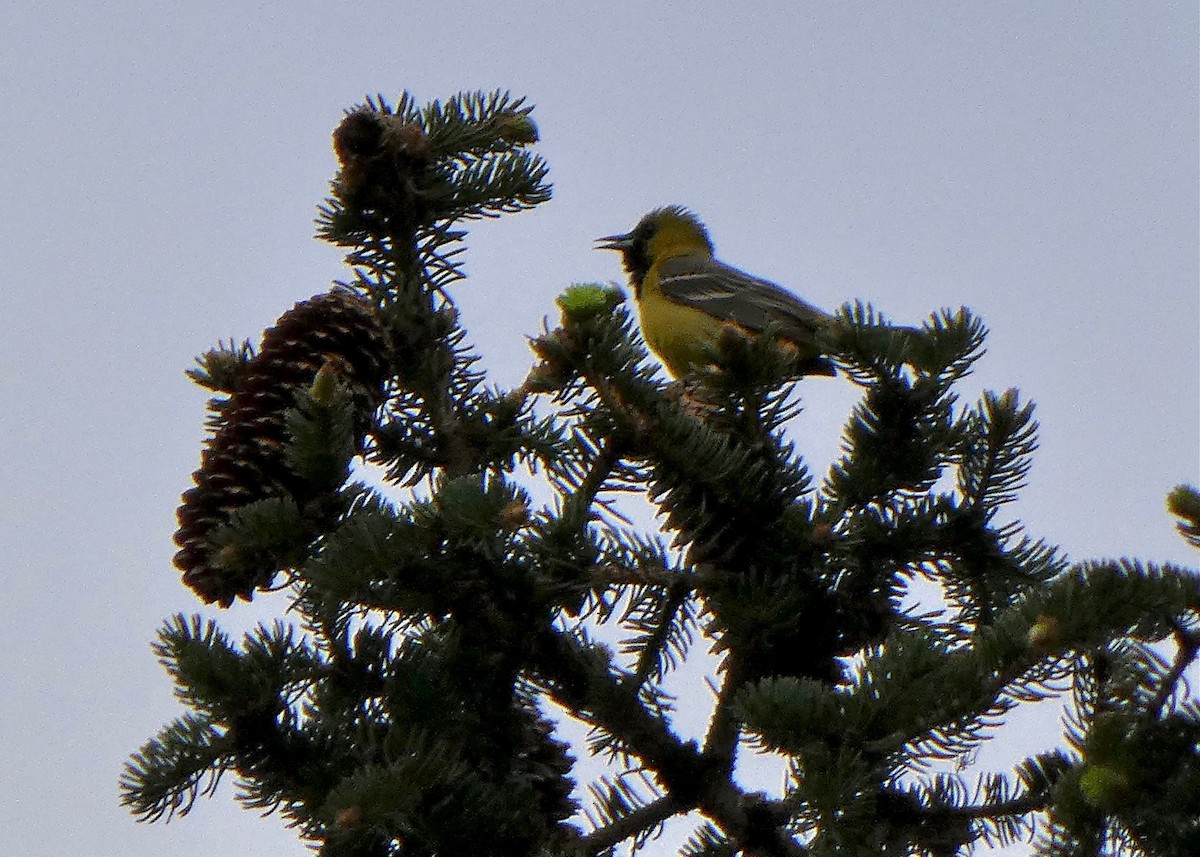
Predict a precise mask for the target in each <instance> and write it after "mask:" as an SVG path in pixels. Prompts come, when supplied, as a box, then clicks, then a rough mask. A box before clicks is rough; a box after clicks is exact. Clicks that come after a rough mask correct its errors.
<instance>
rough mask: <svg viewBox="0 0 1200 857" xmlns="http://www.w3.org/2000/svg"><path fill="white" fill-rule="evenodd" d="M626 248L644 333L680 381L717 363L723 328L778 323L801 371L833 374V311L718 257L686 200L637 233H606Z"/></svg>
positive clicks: (648, 219)
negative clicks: (825, 334) (828, 354)
mask: <svg viewBox="0 0 1200 857" xmlns="http://www.w3.org/2000/svg"><path fill="white" fill-rule="evenodd" d="M596 241H597V245H598V246H597V249H600V250H618V251H620V253H621V256H622V262H623V264H624V266H625V271H626V273H628V274H629V281H630V285H632V286H633V294H634V297H635V298H636V299H637V306H638V316H639V318H640V320H641V326H642V337H643V338H644V339H645V340H646V344H647V345H649V346H650V348H651V349H653V351H654V353H655V354H657V355H658V356H659V357H661V358H662V361H663V363H665V364H666V366H667V369H669V370H670V372H671V374H672V375H674V376H675V377H676V378H682V377H684V376H685V375H687V374H688V373H689V372H690V371H691V370H693V369H694V368H696V367H697V366H703V365H705V364H709V363H712V362H713V354H714V349H715V347H716V344H717V340H718V338H719V337H720V335H721V331H722V329H723V328H724V327H725V326H726V325H732V326H734V327H736V328H739V329H741V330H743V331H746V332H748V333H750V334H752V335H753V334H759V333H762V332H763V331H764V330H766V329H767V327H768V326H772V327H773V329H774V330H775V331H776V333H777V335H778V336H779V338H780V339H781V340H782V341H784V342H786V343H788V344H789V345H791V346H792V347H793V348H795V350H796V355H797V357H798V358H799V359H798V361H797V371H796V374H797V375H833V374H834V370H833V366H832V365H831V364H830V363H829V361H828V360H825V359H824V358H823V357H822V356H821V351H822V349H821V347H820V340H821V334H822V331H823V330H825V329H826V328H828V327H829V326H830V325H831V324H833V323H834V321H835V319H834V317H833V316H832V315H830V314H829V313H827V312H825V311H824V310H822V309H819V308H817V307H815V306H813V305H812V304H810V303H808V302H806V301H803V300H801V299H800V298H798V297H796V296H795V295H793V294H791V293H790V292H788V291H785V290H784V289H782V288H780V287H779V286H777V285H775V284H774V283H771V282H768V281H767V280H762V279H759V278H758V277H754V276H751V275H750V274H747V273H746V272H745V271H741V270H739V269H737V268H734V267H733V266H731V265H726V264H725V263H724V262H721V261H718V260H717V259H716V258H715V257H714V255H713V244H712V239H710V238H709V237H708V230H707V229H706V228H705V226H704V224H703V223H701V222H700V218H698V217H697V216H696V215H695V214H693V213H692V212H691V211H689V210H688V209H686V208H684V207H682V206H679V205H669V206H666V207H664V208H656V209H655V210H654V211H651V212H650V213H649V214H647V215H646V216H645V217H643V218H642V219H641V220H640V221H638V224H637V226H635V227H634V228H633V229H632V230H631V231H629V232H626V233H625V234H623V235H609V236H607V237H604V238H598V239H596Z"/></svg>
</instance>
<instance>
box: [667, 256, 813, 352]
mask: <svg viewBox="0 0 1200 857" xmlns="http://www.w3.org/2000/svg"><path fill="white" fill-rule="evenodd" d="M658 285H659V288H660V289H661V290H662V293H663V295H664V296H665V297H667V298H668V299H670V300H673V301H677V302H679V303H681V304H684V305H685V306H690V307H694V308H696V309H698V310H700V311H701V312H705V313H708V314H709V315H712V316H715V317H716V318H720V319H723V320H725V321H730V322H733V323H734V324H738V325H741V326H742V327H745V328H747V329H749V330H752V331H761V330H765V329H766V327H767V325H769V324H771V323H772V322H774V323H775V324H776V325H777V326H778V328H779V332H780V333H781V334H782V335H783V336H784V337H786V338H787V339H791V340H794V341H795V342H796V343H797V344H802V345H806V344H811V343H812V342H813V340H814V337H815V335H816V333H817V332H818V331H819V330H820V329H821V328H823V327H825V326H826V325H827V324H828V323H829V322H830V321H831V320H832V318H833V316H831V315H830V314H829V313H827V312H825V311H824V310H822V309H820V308H818V307H815V306H813V305H812V304H810V303H808V302H807V301H804V300H801V299H800V298H798V297H796V296H795V295H793V294H792V293H791V292H788V291H785V290H784V289H782V288H780V287H779V286H777V285H775V284H774V283H772V282H769V281H767V280H761V279H759V278H758V277H752V276H750V275H749V274H747V273H745V272H744V271H739V270H738V269H737V268H734V267H731V266H729V265H726V264H725V263H723V262H718V261H717V260H715V259H708V258H703V257H697V256H680V257H676V258H673V259H665V260H663V261H662V262H661V263H660V264H659V266H658Z"/></svg>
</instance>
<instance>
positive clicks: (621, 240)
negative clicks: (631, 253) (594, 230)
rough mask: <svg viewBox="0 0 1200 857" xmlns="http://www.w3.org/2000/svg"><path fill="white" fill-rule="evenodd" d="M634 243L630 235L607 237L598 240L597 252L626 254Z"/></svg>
mask: <svg viewBox="0 0 1200 857" xmlns="http://www.w3.org/2000/svg"><path fill="white" fill-rule="evenodd" d="M632 243H633V239H632V238H631V237H630V235H629V233H626V234H624V235H606V236H605V237H603V238H597V239H596V249H597V250H617V251H620V252H622V253H624V252H625V251H626V250H628V249H629V247H630V245H631V244H632Z"/></svg>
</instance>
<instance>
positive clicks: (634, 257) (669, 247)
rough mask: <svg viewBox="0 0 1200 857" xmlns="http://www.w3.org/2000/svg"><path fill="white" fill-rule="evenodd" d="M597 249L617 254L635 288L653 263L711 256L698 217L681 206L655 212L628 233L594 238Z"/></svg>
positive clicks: (710, 244) (709, 242) (707, 240)
mask: <svg viewBox="0 0 1200 857" xmlns="http://www.w3.org/2000/svg"><path fill="white" fill-rule="evenodd" d="M596 249H597V250H617V251H619V252H620V253H621V262H622V264H623V265H624V266H625V271H626V272H627V273H628V274H629V278H630V279H631V280H632V281H633V284H634V287H635V288H637V287H640V285H641V282H642V279H643V278H644V277H645V276H646V272H647V271H649V270H650V266H651V265H653V264H654V263H655V262H656V261H659V260H661V259H666V258H669V257H671V256H681V255H689V254H692V253H705V254H707V255H709V256H711V255H712V253H713V245H712V239H710V238H709V237H708V230H707V229H705V228H704V224H703V223H701V222H700V218H699V217H697V216H696V215H695V214H693V213H692V212H691V211H689V210H688V209H686V208H684V207H683V206H682V205H667V206H663V207H662V208H656V209H654V210H653V211H651V212H650V213H649V214H647V215H646V216H645V217H643V218H642V219H641V220H639V221H638V223H637V226H635V227H633V229H631V230H630V231H629V232H626V233H624V234H622V235H607V236H605V237H604V238H597V239H596Z"/></svg>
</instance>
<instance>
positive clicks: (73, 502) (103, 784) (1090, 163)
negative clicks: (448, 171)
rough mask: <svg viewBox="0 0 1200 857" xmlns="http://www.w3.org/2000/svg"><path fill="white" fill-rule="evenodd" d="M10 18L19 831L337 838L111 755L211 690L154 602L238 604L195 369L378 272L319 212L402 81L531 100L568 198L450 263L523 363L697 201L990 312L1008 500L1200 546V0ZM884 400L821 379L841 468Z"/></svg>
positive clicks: (1071, 522) (1028, 516)
mask: <svg viewBox="0 0 1200 857" xmlns="http://www.w3.org/2000/svg"><path fill="white" fill-rule="evenodd" d="M704 7H708V8H704ZM6 18H7V20H6V25H5V28H4V30H3V32H2V33H0V98H2V100H3V103H6V104H8V105H9V108H8V109H9V111H10V112H9V119H8V120H6V121H5V122H4V123H3V124H2V125H0V152H3V158H2V159H0V190H2V192H3V196H2V198H3V199H4V201H5V208H6V216H5V217H4V218H3V219H2V220H0V278H2V283H3V286H2V288H0V314H2V317H3V318H4V319H7V321H6V322H5V323H4V330H3V333H0V466H2V468H3V486H4V487H3V490H2V491H0V557H3V560H2V562H3V564H4V569H3V574H2V575H0V581H2V582H0V645H2V646H3V650H4V651H6V652H8V656H7V657H6V658H4V659H3V660H0V687H2V688H4V692H3V695H2V698H0V770H3V771H4V777H3V778H0V850H3V851H4V852H6V853H10V854H22V855H28V857H41V855H45V857H50V855H59V854H64V853H88V854H100V855H104V854H114V855H115V854H122V855H130V857H137V855H158V854H163V853H173V854H176V855H179V857H188V855H202V854H203V855H208V854H212V853H225V852H226V851H227V850H228V849H230V848H236V849H237V853H240V854H243V855H246V857H253V855H260V854H261V855H267V854H271V855H279V854H303V853H305V850H304V847H303V846H302V845H301V844H300V843H299V842H298V840H297V839H296V838H295V836H294V834H293V833H292V832H290V831H288V830H286V829H285V828H284V827H283V825H282V824H281V822H280V821H279V820H278V819H260V818H259V817H257V815H255V814H253V813H250V812H246V811H243V810H241V809H240V808H239V807H238V806H237V805H236V803H235V802H234V800H233V799H232V794H233V789H232V784H231V783H227V784H226V785H225V787H224V788H223V789H222V791H221V792H220V794H219V795H218V797H217V798H216V799H214V800H211V801H204V802H202V803H201V804H200V805H199V806H198V807H197V808H196V810H195V811H194V812H193V813H192V814H191V815H190V816H188V817H187V818H185V819H182V820H176V821H173V822H172V823H170V824H161V823H159V824H154V825H146V824H135V823H134V821H133V820H132V819H131V817H130V816H129V815H128V814H127V813H126V812H125V810H123V809H122V808H121V807H120V806H119V805H118V802H117V786H116V783H117V778H118V776H119V773H120V770H121V766H122V764H123V763H124V761H125V759H126V758H127V756H128V755H129V753H131V752H132V751H134V750H136V749H137V748H138V747H139V746H140V745H141V744H142V743H143V742H144V741H145V740H146V739H147V738H149V737H150V736H151V735H152V734H154V733H155V732H156V731H157V730H158V729H159V728H160V727H161V726H162V725H163V724H165V723H167V722H168V721H170V720H171V719H173V718H174V717H176V716H178V715H179V714H180V713H181V708H180V706H179V704H178V703H177V702H176V701H175V700H174V699H173V698H172V695H171V684H170V682H169V680H168V678H167V676H166V674H165V673H164V672H163V670H162V669H161V668H160V667H159V665H158V664H157V663H156V662H155V660H154V658H153V656H152V654H151V652H150V649H149V645H150V642H151V641H152V639H153V636H154V633H155V631H156V629H157V628H158V627H159V625H160V624H161V622H162V621H163V620H164V619H165V618H166V617H168V616H170V615H172V614H173V613H175V612H177V611H184V612H189V613H190V612H196V611H198V612H201V613H203V614H205V615H211V614H213V613H215V611H211V610H203V609H201V607H200V605H199V603H198V602H197V601H195V600H194V598H193V597H192V596H191V594H190V593H189V591H188V590H186V589H185V588H184V587H183V586H182V585H181V584H180V582H179V579H178V573H177V571H176V570H175V569H174V568H173V566H172V565H171V556H172V553H173V550H174V548H173V545H172V543H171V535H172V533H173V531H174V527H175V522H174V514H175V507H176V505H177V502H178V498H179V494H180V492H181V491H182V490H183V489H185V488H186V487H188V485H189V484H190V473H191V471H192V470H193V469H194V468H195V467H196V465H197V463H198V456H199V450H200V444H201V442H202V440H203V437H204V432H203V419H204V401H205V394H204V391H203V390H200V389H199V388H198V387H195V386H193V385H192V384H190V383H189V382H188V381H187V380H186V379H185V377H184V375H183V370H184V369H186V368H188V367H189V366H190V365H191V364H192V360H193V358H194V357H195V355H197V354H199V353H201V352H203V351H205V350H207V349H208V348H209V347H211V346H213V345H214V344H215V343H216V342H217V341H218V340H221V339H228V338H229V337H237V338H239V339H240V338H245V337H249V338H252V339H256V338H257V337H258V335H259V334H260V332H261V330H262V329H263V328H264V327H266V326H267V325H269V324H271V322H272V321H273V320H274V319H275V318H276V317H277V316H278V315H279V314H281V313H282V312H283V311H285V310H286V309H288V308H289V307H291V306H292V304H294V303H295V302H297V301H300V300H303V299H306V298H308V297H309V296H311V295H313V294H316V293H319V292H322V291H324V290H326V289H327V288H328V286H329V284H330V282H331V281H332V280H335V279H338V278H340V277H344V276H345V275H346V269H345V268H344V266H343V265H342V263H341V260H340V256H339V254H338V252H337V250H336V249H334V248H332V247H328V246H325V245H322V244H320V243H319V242H317V241H315V240H314V239H313V237H312V234H313V225H312V220H313V217H314V214H315V208H316V206H317V205H318V204H319V203H320V202H321V201H322V199H323V198H324V196H325V194H326V191H327V183H328V181H329V179H330V178H331V177H332V176H333V173H334V170H335V161H334V158H333V154H332V152H331V149H330V142H329V140H330V137H329V135H330V132H331V131H332V130H333V128H334V127H335V125H336V124H337V122H338V121H339V119H340V118H341V116H342V115H343V111H344V110H346V109H348V108H351V107H353V106H354V105H356V104H358V103H360V102H361V101H362V100H363V99H364V97H365V96H367V95H370V94H375V93H380V94H382V95H384V96H386V97H388V98H389V100H392V101H394V100H395V99H396V98H397V97H398V96H399V93H400V92H401V91H402V90H404V89H408V90H409V91H411V92H412V93H413V94H414V95H415V96H416V98H417V99H418V100H419V101H421V102H424V101H427V100H430V99H434V98H445V97H447V96H450V95H453V94H455V93H456V92H459V91H463V90H476V89H482V90H491V89H495V88H503V89H508V90H510V91H512V92H513V93H514V94H517V95H524V96H527V97H528V99H529V100H530V101H531V102H532V103H534V104H535V105H536V110H535V112H534V114H533V115H534V118H535V120H536V121H537V123H538V125H539V127H540V130H541V137H542V141H541V143H540V144H539V146H538V151H539V152H540V153H541V154H542V155H543V156H544V157H545V158H546V159H547V160H548V161H549V164H550V169H551V173H550V178H551V181H552V182H553V183H554V188H555V190H554V198H553V200H552V201H551V202H550V203H548V204H546V205H544V206H542V207H541V208H540V209H538V210H537V211H534V212H529V213H523V214H519V215H515V216H511V217H504V218H502V219H500V220H498V221H495V222H488V223H484V224H479V225H476V226H473V227H472V228H471V232H470V235H469V237H468V239H467V248H468V249H467V253H466V256H465V258H466V264H467V271H468V273H469V275H470V277H469V279H468V280H467V281H466V282H464V283H461V284H460V285H459V287H458V290H457V291H456V293H455V298H456V299H457V300H458V302H459V304H460V307H461V310H462V317H463V319H464V323H465V324H466V326H467V328H468V329H469V331H470V335H471V338H472V339H473V340H474V342H475V343H476V344H477V346H478V349H479V351H480V352H481V353H482V354H483V356H484V360H485V365H486V366H487V367H488V369H489V370H490V372H491V373H492V378H493V380H494V381H495V382H496V383H499V384H501V385H504V386H514V385H516V384H517V383H519V381H520V379H521V378H522V377H523V376H524V374H525V372H526V371H527V369H528V368H529V366H530V364H531V362H532V358H531V355H530V353H529V351H528V348H527V345H526V340H525V337H526V336H527V335H531V334H536V333H537V332H538V331H539V330H540V328H541V325H542V319H543V317H545V316H550V317H552V318H553V317H554V316H555V315H556V310H555V307H554V304H553V301H554V297H555V296H556V295H557V294H558V293H559V292H560V291H561V290H562V289H563V288H564V287H565V286H566V285H568V284H570V283H572V282H577V281H597V280H599V281H606V280H617V279H620V277H621V272H620V268H619V264H618V259H617V257H616V256H615V254H600V253H595V252H594V251H593V250H592V239H593V238H595V237H596V236H598V235H608V234H612V233H614V232H620V231H624V230H626V229H628V228H629V227H631V226H632V225H633V224H634V223H635V222H636V220H637V219H638V217H639V216H640V215H641V214H642V213H644V212H645V211H647V210H649V209H650V208H654V207H656V206H659V205H664V204H668V203H681V204H686V205H688V206H690V207H692V208H693V209H695V210H696V211H697V212H698V213H699V214H700V215H701V216H702V217H703V218H704V220H705V221H706V222H707V223H708V225H709V227H710V229H711V231H712V234H713V236H714V239H715V241H716V244H717V250H718V254H719V255H720V256H721V257H722V258H723V259H725V260H727V261H730V262H732V263H734V264H737V265H739V266H741V267H744V268H746V269H748V270H751V271H752V272H753V273H756V274H758V275H760V276H764V277H767V278H769V279H772V280H775V281H776V282H780V283H782V284H785V285H786V286H788V287H789V288H791V289H793V290H794V291H796V292H798V293H799V294H802V295H803V296H804V297H805V298H806V299H807V300H809V301H811V302H813V303H816V304H818V305H821V306H825V307H827V308H830V309H832V308H835V307H836V306H838V305H840V304H841V303H842V302H844V301H846V300H854V299H863V300H869V301H871V302H872V303H873V304H874V305H875V306H876V307H877V308H878V309H880V310H882V311H884V312H885V313H886V314H887V315H888V316H889V317H891V318H893V319H896V320H898V321H902V322H905V323H919V322H920V321H921V320H922V319H923V318H925V317H927V316H928V315H929V314H930V313H931V312H934V311H936V310H938V309H940V308H942V307H951V308H953V307H958V306H967V307H970V308H971V309H972V310H973V311H975V312H977V313H978V314H979V315H981V316H982V318H983V319H984V321H985V322H986V324H987V325H988V327H989V328H990V330H991V335H990V337H989V339H988V353H987V355H986V357H985V358H984V359H983V360H982V361H981V362H980V363H979V365H978V370H977V372H976V374H975V375H974V376H973V377H972V378H971V379H969V381H968V382H967V383H966V384H965V385H964V386H963V388H962V391H963V395H964V398H966V399H967V400H970V399H973V398H974V397H975V396H977V395H978V394H979V392H980V391H981V390H983V389H995V390H1004V389H1007V388H1009V387H1016V388H1017V389H1018V390H1019V391H1020V393H1021V396H1022V397H1023V398H1024V399H1027V400H1032V401H1034V402H1036V403H1037V415H1038V418H1039V420H1040V422H1041V448H1040V450H1039V452H1038V453H1037V454H1036V457H1035V459H1034V466H1033V470H1032V472H1031V474H1030V478H1029V484H1028V487H1027V488H1026V490H1025V491H1024V492H1023V494H1022V496H1021V499H1020V500H1019V502H1018V503H1017V504H1016V505H1015V506H1014V507H1013V514H1014V515H1016V516H1017V517H1018V518H1020V519H1021V520H1022V521H1023V522H1024V523H1025V524H1026V525H1027V527H1028V528H1029V530H1030V532H1032V533H1033V534H1034V535H1037V536H1044V537H1045V538H1047V539H1048V540H1049V541H1051V542H1055V543H1058V544H1060V545H1061V546H1062V548H1063V549H1064V551H1065V552H1066V553H1067V554H1068V555H1069V556H1070V557H1071V558H1073V559H1078V560H1082V559H1088V558H1106V557H1117V556H1134V557H1138V558H1141V559H1145V560H1151V561H1156V562H1175V563H1180V564H1183V565H1186V566H1188V567H1195V566H1196V565H1197V560H1198V557H1197V555H1196V553H1195V552H1194V551H1191V550H1188V549H1187V548H1186V546H1185V545H1184V543H1183V542H1182V541H1181V540H1180V539H1179V538H1178V537H1177V535H1176V534H1175V532H1174V529H1173V522H1172V520H1171V519H1170V517H1169V516H1168V515H1167V514H1166V512H1165V510H1164V507H1163V497H1164V495H1165V494H1166V492H1167V491H1168V490H1170V489H1171V488H1172V487H1173V486H1174V485H1176V484H1178V483H1180V482H1192V483H1196V482H1198V481H1200V334H1198V329H1200V264H1198V252H1197V236H1198V230H1200V222H1198V221H1200V218H1198V204H1197V186H1198V178H1200V177H1198V164H1197V160H1198V155H1197V150H1198V148H1197V147H1198V140H1197V101H1198V92H1197V90H1198V86H1197V33H1198V23H1197V7H1196V5H1195V4H1194V3H1183V2H1170V3H1167V2H1157V0H1147V2H1137V3H1131V2H1128V3H1119V2H1113V3H1102V4H1082V3H1076V2H1070V3H1067V2H1038V3H1033V2H1024V3H1005V4H999V3H966V2H957V3H951V2H943V3H933V2H929V3H906V4H878V5H876V4H833V3H829V4H821V3H807V2H805V3H796V2H775V3H767V2H742V3H738V4H727V5H725V6H719V7H718V6H717V4H688V5H685V4H678V3H677V4H669V3H665V2H653V1H652V0H649V2H648V1H647V0H643V2H637V3H633V2H621V3H607V4H601V3H582V2H574V0H572V2H559V3H554V4H550V3H541V2H529V3H523V4H503V5H497V4H496V3H494V2H479V1H478V0H464V2H460V3H457V4H454V5H453V6H452V7H450V6H442V5H441V4H431V3H421V4H415V3H403V2H392V3H384V2H359V3H339V2H321V3H315V2H307V0H299V2H291V3H286V4H285V3H282V2H275V3H238V4H233V3H222V2H210V3H198V4H164V3H150V2H144V0H130V2H125V3H122V4H100V3H92V2H83V3H60V2H42V3H37V4H32V3H31V4H20V5H19V6H18V7H16V8H14V10H12V11H10V12H9V13H8V15H7V16H6ZM854 401H855V390H854V388H853V387H852V386H851V385H849V384H847V383H846V382H845V381H837V380H835V381H824V380H821V381H816V380H814V381H809V382H806V387H805V389H804V402H805V407H806V412H805V415H804V417H803V418H802V419H801V421H800V423H799V425H798V427H797V429H796V439H797V443H798V445H799V448H800V451H801V452H802V453H803V454H804V455H805V456H806V458H807V459H808V460H809V462H810V464H811V465H812V466H813V467H814V469H816V470H817V472H818V473H820V472H821V471H822V470H823V469H824V468H825V467H826V466H827V465H828V463H829V461H830V460H831V459H832V457H833V456H834V455H835V454H836V452H837V449H838V444H839V435H840V431H841V426H842V425H843V423H844V421H845V418H846V416H847V414H848V413H849V410H850V408H851V407H852V406H853V403H854ZM272 606H273V605H270V604H267V605H263V604H259V603H258V602H256V603H255V604H254V605H250V606H244V605H243V606H238V607H236V608H234V609H232V610H230V611H228V612H226V613H224V614H222V615H221V617H220V618H221V621H222V623H223V624H225V625H226V626H227V627H228V628H231V629H238V628H242V627H249V626H251V625H253V624H254V623H255V622H257V621H259V620H261V619H269V618H270V617H271V616H272V615H273V613H272ZM1194 678H1196V679H1197V680H1200V676H1195V677H1194ZM1013 853H1021V852H1020V851H1019V850H1018V851H1014V852H1013Z"/></svg>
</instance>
